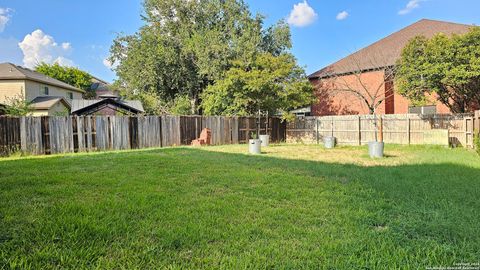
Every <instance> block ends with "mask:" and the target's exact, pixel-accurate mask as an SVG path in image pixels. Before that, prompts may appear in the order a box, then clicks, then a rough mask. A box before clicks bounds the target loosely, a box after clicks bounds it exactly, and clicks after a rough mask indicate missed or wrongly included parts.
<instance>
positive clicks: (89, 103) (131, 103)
mask: <svg viewBox="0 0 480 270" xmlns="http://www.w3.org/2000/svg"><path fill="white" fill-rule="evenodd" d="M106 101H110V102H112V103H114V104H116V105H119V106H123V107H125V108H128V109H130V110H131V111H134V112H136V113H143V112H145V110H144V109H143V105H142V102H140V101H139V100H121V99H119V98H104V99H93V100H86V99H74V100H72V114H75V113H76V112H78V111H82V110H84V109H86V108H91V107H94V106H99V105H101V104H103V103H105V102H106Z"/></svg>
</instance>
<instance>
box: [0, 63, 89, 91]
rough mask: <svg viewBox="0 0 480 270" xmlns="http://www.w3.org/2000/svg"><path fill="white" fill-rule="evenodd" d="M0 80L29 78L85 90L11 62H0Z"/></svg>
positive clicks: (66, 87) (75, 89)
mask: <svg viewBox="0 0 480 270" xmlns="http://www.w3.org/2000/svg"><path fill="white" fill-rule="evenodd" d="M0 80H30V81H35V82H39V83H44V84H48V85H53V86H57V87H60V88H64V89H68V90H72V91H76V92H80V93H84V92H85V91H83V90H81V89H78V88H76V87H74V86H71V85H69V84H66V83H64V82H62V81H59V80H57V79H54V78H51V77H48V76H46V75H44V74H42V73H39V72H36V71H33V70H30V69H28V68H24V67H21V66H17V65H14V64H12V63H0Z"/></svg>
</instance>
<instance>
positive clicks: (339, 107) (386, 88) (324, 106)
mask: <svg viewBox="0 0 480 270" xmlns="http://www.w3.org/2000/svg"><path fill="white" fill-rule="evenodd" d="M384 78H385V73H384V71H372V72H365V73H362V74H361V75H356V74H354V75H345V76H341V77H339V78H334V79H332V78H330V79H323V80H311V83H312V84H313V85H314V87H315V90H316V96H317V102H316V103H315V104H313V105H312V114H313V115H314V116H323V115H352V114H353V115H356V114H360V115H365V114H370V112H369V110H368V107H367V106H366V105H365V102H364V101H362V100H361V98H359V97H358V96H356V95H355V94H353V93H348V92H345V91H334V90H333V89H342V88H345V85H348V86H349V87H351V88H354V89H363V87H362V85H361V84H362V83H363V84H364V85H365V86H366V88H367V89H371V92H370V93H371V94H373V93H374V92H376V90H377V89H379V93H380V97H381V98H383V97H385V93H386V97H387V98H386V100H385V101H384V102H383V103H382V104H381V105H380V106H379V107H378V108H377V113H378V114H405V113H408V108H409V106H410V102H409V100H408V99H406V98H405V97H403V96H401V95H399V94H397V93H394V94H393V95H391V94H390V93H392V91H393V92H394V91H395V84H394V82H393V81H391V82H384ZM429 99H430V100H431V101H432V102H431V104H432V105H433V104H435V105H436V107H437V113H450V110H449V109H448V107H447V106H445V105H443V104H441V103H439V102H438V101H436V98H435V97H434V96H431V97H429Z"/></svg>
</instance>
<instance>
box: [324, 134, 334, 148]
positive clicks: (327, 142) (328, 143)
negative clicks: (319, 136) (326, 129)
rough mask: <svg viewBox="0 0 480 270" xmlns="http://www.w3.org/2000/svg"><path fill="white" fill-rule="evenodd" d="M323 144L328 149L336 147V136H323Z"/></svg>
mask: <svg viewBox="0 0 480 270" xmlns="http://www.w3.org/2000/svg"><path fill="white" fill-rule="evenodd" d="M323 145H324V146H325V148H327V149H332V148H335V137H323Z"/></svg>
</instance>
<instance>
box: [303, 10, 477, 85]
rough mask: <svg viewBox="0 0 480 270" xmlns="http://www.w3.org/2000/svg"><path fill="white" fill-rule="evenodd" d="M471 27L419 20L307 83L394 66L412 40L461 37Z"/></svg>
mask: <svg viewBox="0 0 480 270" xmlns="http://www.w3.org/2000/svg"><path fill="white" fill-rule="evenodd" d="M472 27H474V26H472V25H465V24H458V23H450V22H442V21H434V20H426V19H423V20H420V21H418V22H416V23H414V24H412V25H410V26H407V27H405V28H403V29H402V30H400V31H398V32H395V33H393V34H391V35H389V36H388V37H386V38H383V39H381V40H379V41H377V42H375V43H373V44H372V45H370V46H368V47H365V48H363V49H361V50H359V51H357V52H355V53H353V54H351V55H349V56H347V57H345V58H343V59H341V60H339V61H338V62H335V63H333V64H331V65H329V66H327V67H325V68H323V69H321V70H319V71H317V72H315V73H313V74H311V75H310V76H308V77H309V79H316V78H325V77H329V76H333V75H342V74H348V73H352V72H357V71H367V70H376V69H380V68H385V67H390V66H394V65H395V63H396V61H397V60H398V59H399V58H400V55H401V53H402V50H403V48H404V47H405V46H406V45H407V43H408V42H409V41H410V40H411V39H412V38H414V37H416V36H425V37H427V38H431V37H433V36H434V35H436V34H439V33H443V34H446V35H452V34H465V33H467V32H468V31H470V30H471V28H472Z"/></svg>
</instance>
